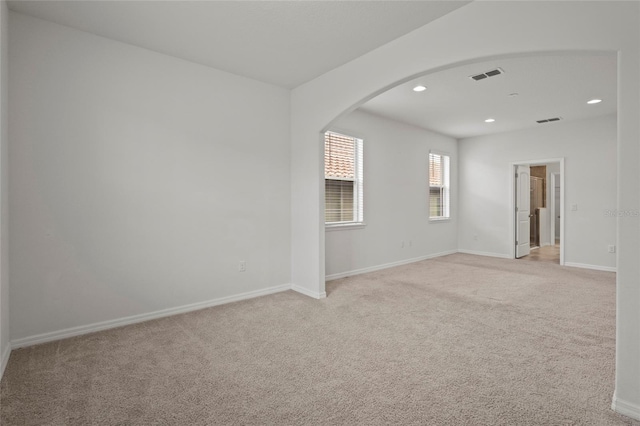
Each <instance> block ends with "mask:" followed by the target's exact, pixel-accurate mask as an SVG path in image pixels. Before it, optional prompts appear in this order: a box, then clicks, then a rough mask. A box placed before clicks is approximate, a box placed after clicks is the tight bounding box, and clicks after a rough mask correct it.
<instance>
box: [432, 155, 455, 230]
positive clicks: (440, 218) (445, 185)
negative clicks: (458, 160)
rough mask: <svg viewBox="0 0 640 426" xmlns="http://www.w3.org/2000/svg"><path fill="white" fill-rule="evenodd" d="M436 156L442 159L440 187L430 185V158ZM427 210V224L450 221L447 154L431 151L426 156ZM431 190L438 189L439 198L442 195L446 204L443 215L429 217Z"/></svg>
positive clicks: (449, 172) (449, 162)
mask: <svg viewBox="0 0 640 426" xmlns="http://www.w3.org/2000/svg"><path fill="white" fill-rule="evenodd" d="M432 155H437V156H440V157H442V158H443V160H444V161H443V162H442V185H433V186H432V185H431V156H432ZM427 186H428V189H427V210H428V214H429V222H434V223H437V222H447V221H450V220H451V154H449V153H448V152H443V151H438V150H434V149H431V150H429V155H428V156H427ZM431 188H440V194H441V195H440V197H441V198H442V196H443V194H444V196H445V198H446V202H443V203H442V204H443V207H442V210H443V212H442V213H443V214H442V215H441V216H431Z"/></svg>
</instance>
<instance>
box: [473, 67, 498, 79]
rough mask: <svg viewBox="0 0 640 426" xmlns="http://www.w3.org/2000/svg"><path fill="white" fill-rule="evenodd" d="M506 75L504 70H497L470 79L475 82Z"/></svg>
mask: <svg viewBox="0 0 640 426" xmlns="http://www.w3.org/2000/svg"><path fill="white" fill-rule="evenodd" d="M500 74H504V70H503V69H502V68H496V69H495V70H491V71H487V72H483V73H481V74H476V75H472V76H470V77H469V78H470V79H472V80H475V81H479V80H484V79H485V78H488V77H493V76H496V75H500Z"/></svg>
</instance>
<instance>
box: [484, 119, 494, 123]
mask: <svg viewBox="0 0 640 426" xmlns="http://www.w3.org/2000/svg"><path fill="white" fill-rule="evenodd" d="M494 121H496V119H495V118H487V119H486V120H484V122H485V123H493V122H494Z"/></svg>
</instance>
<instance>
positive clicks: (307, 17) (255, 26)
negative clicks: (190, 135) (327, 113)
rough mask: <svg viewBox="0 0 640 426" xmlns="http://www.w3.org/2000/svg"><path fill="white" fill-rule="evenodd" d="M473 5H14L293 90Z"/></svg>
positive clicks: (92, 0) (53, 1) (89, 1)
mask: <svg viewBox="0 0 640 426" xmlns="http://www.w3.org/2000/svg"><path fill="white" fill-rule="evenodd" d="M469 2H470V0H468V1H96V0H86V1H57V0H47V1H9V2H8V4H9V8H10V9H11V10H13V11H16V12H21V13H24V14H27V15H31V16H35V17H38V18H42V19H46V20H49V21H53V22H56V23H58V24H62V25H66V26H69V27H73V28H76V29H80V30H83V31H87V32H90V33H93V34H97V35H100V36H104V37H108V38H111V39H114V40H118V41H121V42H124V43H129V44H133V45H136V46H140V47H144V48H147V49H151V50H154V51H157V52H160V53H164V54H167V55H172V56H175V57H178V58H182V59H186V60H189V61H192V62H196V63H200V64H203V65H208V66H211V67H213V68H217V69H220V70H223V71H228V72H231V73H234V74H237V75H242V76H246V77H250V78H253V79H256V80H260V81H263V82H267V83H271V84H275V85H278V86H282V87H286V88H293V87H296V86H298V85H300V84H302V83H305V82H307V81H309V80H312V79H314V78H315V77H318V76H319V75H322V74H324V73H325V72H327V71H329V70H331V69H333V68H336V67H338V66H340V65H342V64H344V63H346V62H349V61H350V60H352V59H355V58H357V57H359V56H362V55H363V54H365V53H367V52H368V51H371V50H373V49H375V48H376V47H379V46H381V45H383V44H386V43H388V42H390V41H392V40H394V39H396V38H398V37H400V36H402V35H404V34H407V33H409V32H411V31H413V30H415V29H417V28H419V27H421V26H423V25H425V24H427V23H429V22H431V21H433V20H435V19H438V18H439V17H441V16H443V15H445V14H447V13H449V12H451V11H452V10H455V9H457V8H459V7H461V6H464V5H465V4H467V3H469Z"/></svg>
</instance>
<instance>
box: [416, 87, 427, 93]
mask: <svg viewBox="0 0 640 426" xmlns="http://www.w3.org/2000/svg"><path fill="white" fill-rule="evenodd" d="M425 90H427V88H426V87H425V86H422V85H420V86H416V87H414V88H413V91H414V92H424V91H425Z"/></svg>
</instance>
